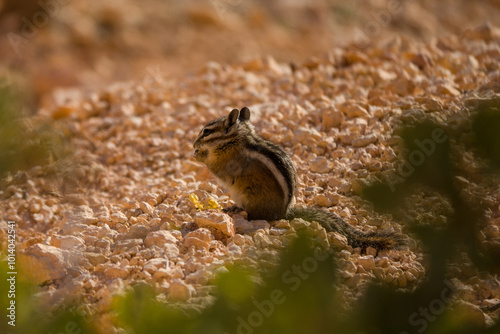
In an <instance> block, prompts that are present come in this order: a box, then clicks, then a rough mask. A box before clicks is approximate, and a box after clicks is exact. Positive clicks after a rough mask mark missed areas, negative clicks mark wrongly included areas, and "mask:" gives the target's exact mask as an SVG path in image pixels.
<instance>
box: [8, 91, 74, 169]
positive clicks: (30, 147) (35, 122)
mask: <svg viewBox="0 0 500 334" xmlns="http://www.w3.org/2000/svg"><path fill="white" fill-rule="evenodd" d="M24 98H25V96H24V95H23V94H22V92H21V91H20V89H18V88H15V87H13V86H12V85H10V86H3V87H0V177H2V176H5V175H6V174H7V173H9V172H11V173H16V172H18V171H21V170H27V169H29V168H32V167H35V166H44V165H48V164H51V163H53V162H55V161H56V160H57V159H59V158H61V157H62V156H64V155H66V154H68V149H67V147H66V145H65V142H64V139H63V137H62V135H61V134H60V133H58V131H56V129H55V128H54V127H53V125H52V124H50V123H48V121H47V120H41V119H40V118H37V117H33V116H31V117H30V115H29V112H28V111H27V110H25V106H24V104H23V99H24Z"/></svg>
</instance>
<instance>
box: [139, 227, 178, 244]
mask: <svg viewBox="0 0 500 334" xmlns="http://www.w3.org/2000/svg"><path fill="white" fill-rule="evenodd" d="M166 243H171V244H176V243H177V239H176V238H175V237H174V236H173V235H172V233H170V231H165V230H159V231H154V232H150V233H149V234H148V235H147V236H146V239H144V245H145V246H146V247H151V246H153V245H155V246H158V247H161V246H163V245H164V244H166Z"/></svg>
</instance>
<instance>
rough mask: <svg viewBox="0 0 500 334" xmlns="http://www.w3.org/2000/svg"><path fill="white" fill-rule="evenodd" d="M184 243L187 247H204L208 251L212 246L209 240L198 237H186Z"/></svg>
mask: <svg viewBox="0 0 500 334" xmlns="http://www.w3.org/2000/svg"><path fill="white" fill-rule="evenodd" d="M183 245H184V247H186V248H190V247H194V248H195V249H204V250H206V251H208V249H209V248H210V245H209V243H208V242H206V241H204V240H201V239H198V238H196V237H186V238H184V243H183Z"/></svg>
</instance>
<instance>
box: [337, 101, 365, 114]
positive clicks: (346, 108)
mask: <svg viewBox="0 0 500 334" xmlns="http://www.w3.org/2000/svg"><path fill="white" fill-rule="evenodd" d="M339 109H340V111H342V112H343V113H344V114H345V115H346V116H347V117H369V115H370V114H369V113H368V111H367V110H366V109H365V108H363V107H362V106H360V105H359V104H353V103H350V102H344V103H343V104H341V105H340V107H339Z"/></svg>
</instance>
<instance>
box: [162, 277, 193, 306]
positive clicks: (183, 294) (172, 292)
mask: <svg viewBox="0 0 500 334" xmlns="http://www.w3.org/2000/svg"><path fill="white" fill-rule="evenodd" d="M191 293H192V292H191V289H190V287H189V286H188V285H187V284H186V283H184V282H183V281H181V280H179V279H173V280H172V282H171V283H170V288H169V289H168V298H169V299H170V300H172V301H187V300H189V299H190V298H191Z"/></svg>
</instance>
